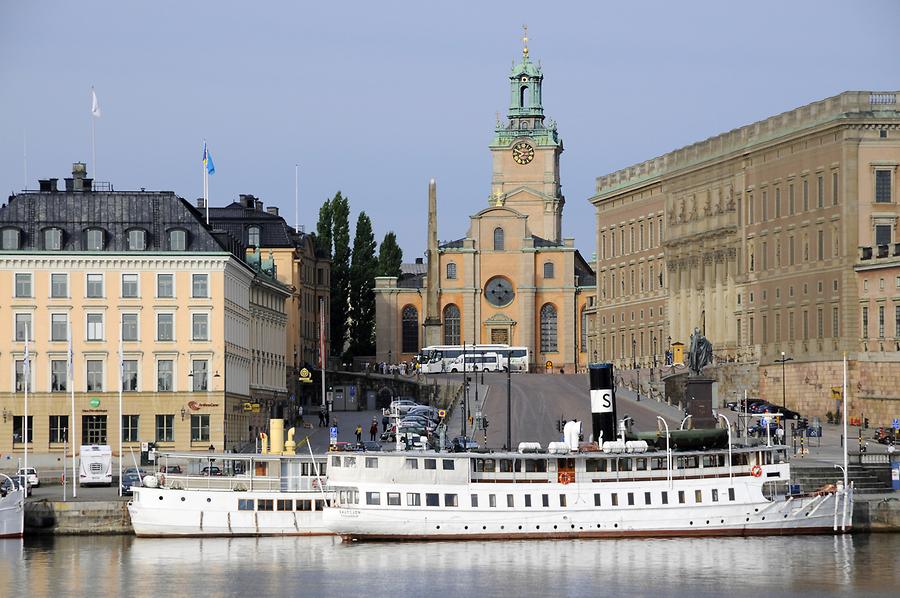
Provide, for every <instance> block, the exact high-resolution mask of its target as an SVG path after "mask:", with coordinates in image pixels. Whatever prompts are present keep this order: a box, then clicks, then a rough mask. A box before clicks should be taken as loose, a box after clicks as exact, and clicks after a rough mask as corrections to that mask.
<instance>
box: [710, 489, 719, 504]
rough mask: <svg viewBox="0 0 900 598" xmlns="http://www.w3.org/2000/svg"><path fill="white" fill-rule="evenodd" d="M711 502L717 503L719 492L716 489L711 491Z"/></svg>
mask: <svg viewBox="0 0 900 598" xmlns="http://www.w3.org/2000/svg"><path fill="white" fill-rule="evenodd" d="M712 501H713V502H719V491H718V490H717V489H716V488H713V489H712Z"/></svg>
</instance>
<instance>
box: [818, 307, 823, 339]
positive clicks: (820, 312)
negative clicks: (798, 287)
mask: <svg viewBox="0 0 900 598" xmlns="http://www.w3.org/2000/svg"><path fill="white" fill-rule="evenodd" d="M824 336H825V312H824V310H823V309H822V308H821V307H820V308H819V309H818V310H817V311H816V338H824Z"/></svg>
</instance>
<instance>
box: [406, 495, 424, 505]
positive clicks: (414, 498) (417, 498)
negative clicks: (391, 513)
mask: <svg viewBox="0 0 900 598" xmlns="http://www.w3.org/2000/svg"><path fill="white" fill-rule="evenodd" d="M406 506H407V507H420V506H422V495H421V494H419V493H418V492H407V493H406Z"/></svg>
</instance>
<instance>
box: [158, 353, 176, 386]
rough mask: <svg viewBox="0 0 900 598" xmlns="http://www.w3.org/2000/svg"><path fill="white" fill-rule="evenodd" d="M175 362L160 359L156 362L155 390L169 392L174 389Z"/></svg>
mask: <svg viewBox="0 0 900 598" xmlns="http://www.w3.org/2000/svg"><path fill="white" fill-rule="evenodd" d="M174 379H175V362H174V361H172V360H171V359H160V360H159V361H158V362H156V390H157V391H158V392H169V391H171V390H173V388H174V384H173V382H174Z"/></svg>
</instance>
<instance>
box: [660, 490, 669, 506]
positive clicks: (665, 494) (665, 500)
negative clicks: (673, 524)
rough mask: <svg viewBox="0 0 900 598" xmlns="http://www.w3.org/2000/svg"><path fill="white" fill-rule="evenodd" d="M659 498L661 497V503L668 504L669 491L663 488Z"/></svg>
mask: <svg viewBox="0 0 900 598" xmlns="http://www.w3.org/2000/svg"><path fill="white" fill-rule="evenodd" d="M660 498H661V499H662V504H664V505H667V504H669V493H668V492H666V491H665V490H664V491H663V492H662V493H661V494H660Z"/></svg>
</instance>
